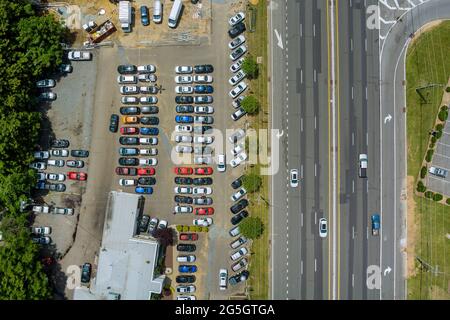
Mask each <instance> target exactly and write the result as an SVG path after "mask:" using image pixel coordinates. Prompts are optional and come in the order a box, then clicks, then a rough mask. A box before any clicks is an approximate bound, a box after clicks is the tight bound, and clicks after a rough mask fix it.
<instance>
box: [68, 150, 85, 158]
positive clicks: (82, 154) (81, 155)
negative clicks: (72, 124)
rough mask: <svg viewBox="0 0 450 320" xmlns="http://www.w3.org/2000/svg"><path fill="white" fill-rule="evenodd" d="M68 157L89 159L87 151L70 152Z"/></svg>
mask: <svg viewBox="0 0 450 320" xmlns="http://www.w3.org/2000/svg"><path fill="white" fill-rule="evenodd" d="M70 155H71V156H72V157H77V158H87V157H89V151H87V150H71V151H70Z"/></svg>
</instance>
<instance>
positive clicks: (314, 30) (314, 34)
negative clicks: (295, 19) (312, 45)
mask: <svg viewBox="0 0 450 320" xmlns="http://www.w3.org/2000/svg"><path fill="white" fill-rule="evenodd" d="M313 36H314V37H315V36H316V24H313Z"/></svg>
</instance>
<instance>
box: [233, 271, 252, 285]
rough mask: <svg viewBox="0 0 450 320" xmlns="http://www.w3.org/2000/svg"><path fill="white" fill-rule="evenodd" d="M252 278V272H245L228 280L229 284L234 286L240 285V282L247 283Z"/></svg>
mask: <svg viewBox="0 0 450 320" xmlns="http://www.w3.org/2000/svg"><path fill="white" fill-rule="evenodd" d="M249 276H250V272H249V271H248V270H244V271H242V272H240V273H238V274H236V275H234V276H232V277H230V279H228V282H229V283H230V284H231V285H232V286H233V285H236V284H238V283H239V282H242V281H245V280H247V279H248V277H249Z"/></svg>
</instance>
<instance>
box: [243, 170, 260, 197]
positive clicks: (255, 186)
mask: <svg viewBox="0 0 450 320" xmlns="http://www.w3.org/2000/svg"><path fill="white" fill-rule="evenodd" d="M261 184H262V178H261V176H259V175H257V174H256V173H254V172H251V173H248V174H246V175H245V176H244V177H243V178H242V186H243V187H244V188H245V190H247V192H249V193H252V192H256V191H258V190H259V188H260V187H261Z"/></svg>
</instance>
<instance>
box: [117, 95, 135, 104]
mask: <svg viewBox="0 0 450 320" xmlns="http://www.w3.org/2000/svg"><path fill="white" fill-rule="evenodd" d="M120 101H121V102H122V103H123V104H136V103H138V98H137V97H134V96H122V97H121V98H120Z"/></svg>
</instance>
